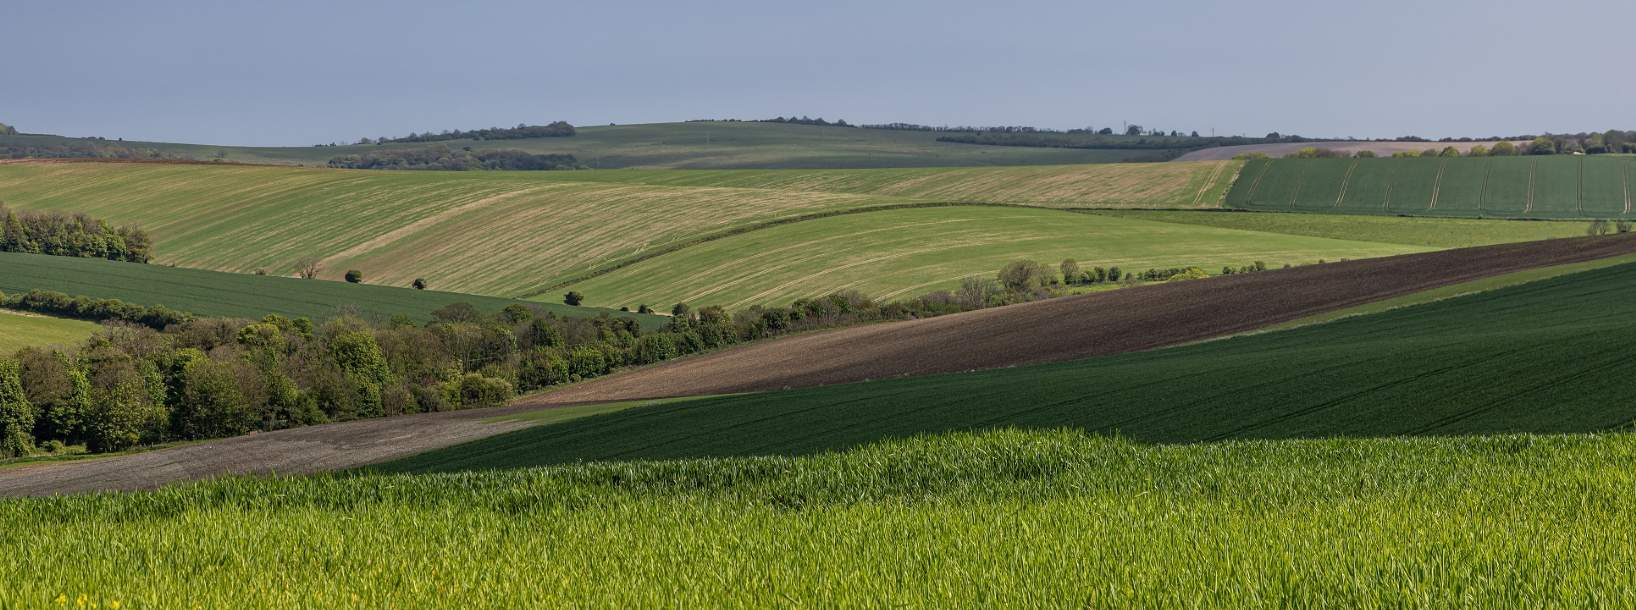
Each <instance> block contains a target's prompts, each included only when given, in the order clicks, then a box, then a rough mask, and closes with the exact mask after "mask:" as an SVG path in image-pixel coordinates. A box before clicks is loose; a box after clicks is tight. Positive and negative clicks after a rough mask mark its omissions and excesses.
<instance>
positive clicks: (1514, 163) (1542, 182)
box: [1227, 156, 1636, 219]
mask: <svg viewBox="0 0 1636 610" xmlns="http://www.w3.org/2000/svg"><path fill="white" fill-rule="evenodd" d="M1239 176H1240V177H1239V179H1238V180H1237V181H1236V182H1235V183H1234V185H1233V187H1232V189H1231V190H1230V191H1229V192H1228V194H1227V206H1228V207H1234V208H1244V209H1257V210H1276V211H1295V212H1340V213H1350V214H1407V215H1416V216H1452V217H1473V218H1475V217H1492V218H1529V219H1550V218H1558V219H1568V218H1576V219H1583V218H1614V217H1629V216H1632V214H1633V212H1632V208H1631V197H1632V195H1631V192H1630V191H1631V186H1632V184H1631V182H1632V179H1633V178H1636V158H1632V157H1627V156H1542V157H1477V158H1469V157H1455V158H1411V159H1276V160H1266V159H1261V160H1254V161H1250V162H1247V163H1246V164H1245V166H1244V168H1243V169H1242V171H1241V172H1240V175H1239Z"/></svg>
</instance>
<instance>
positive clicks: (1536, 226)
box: [1095, 210, 1587, 248]
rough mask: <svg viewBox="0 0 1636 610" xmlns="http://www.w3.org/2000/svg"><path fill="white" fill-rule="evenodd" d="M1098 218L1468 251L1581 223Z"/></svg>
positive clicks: (1576, 228) (1559, 233)
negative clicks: (1469, 248)
mask: <svg viewBox="0 0 1636 610" xmlns="http://www.w3.org/2000/svg"><path fill="white" fill-rule="evenodd" d="M1095 213H1096V214H1099V215H1106V216H1114V217H1118V218H1131V219H1137V220H1152V221H1158V222H1173V223H1181V224H1193V225H1204V226H1210V227H1221V228H1224V229H1239V230H1244V231H1261V232H1265V233H1280V234H1285V235H1305V236H1309V237H1327V238H1331V239H1346V240H1356V241H1372V242H1379V243H1384V244H1402V245H1405V246H1422V247H1426V248H1468V247H1471V246H1486V245H1491V244H1503V243H1514V242H1521V241H1535V240H1540V239H1555V238H1558V237H1577V236H1581V235H1584V234H1585V229H1586V227H1587V225H1586V223H1585V222H1583V221H1577V220H1575V221H1551V222H1545V221H1520V220H1497V219H1486V218H1484V219H1479V218H1405V217H1401V216H1355V215H1339V214H1279V213H1262V212H1258V213H1244V212H1236V211H1235V212H1185V211H1146V210H1109V211H1098V212H1095Z"/></svg>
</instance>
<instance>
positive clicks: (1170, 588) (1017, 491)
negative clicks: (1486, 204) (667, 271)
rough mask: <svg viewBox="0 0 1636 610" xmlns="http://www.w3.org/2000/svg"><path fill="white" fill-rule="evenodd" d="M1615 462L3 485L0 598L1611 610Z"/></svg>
mask: <svg viewBox="0 0 1636 610" xmlns="http://www.w3.org/2000/svg"><path fill="white" fill-rule="evenodd" d="M1632 465H1636V438H1633V437H1632V436H1631V435H1629V434H1609V435H1583V436H1526V435H1522V436H1500V437H1489V438H1435V439H1433V438H1421V439H1371V440H1357V439H1354V440H1343V439H1332V440H1301V441H1249V442H1227V443H1214V444H1194V445H1177V446H1143V445H1140V444H1136V443H1133V442H1129V441H1121V440H1115V439H1108V438H1097V437H1090V436H1086V435H1084V434H1082V433H1077V432H1069V431H1050V432H1047V431H1031V432H1024V431H1007V432H990V433H987V434H980V435H951V436H942V437H932V438H917V439H913V440H906V441H894V442H889V443H885V444H881V445H875V446H870V447H866V448H860V449H855V450H851V451H848V452H844V453H834V454H826V455H822V456H815V457H804V458H778V457H771V458H768V457H762V458H732V459H722V460H698V461H666V462H621V463H600V464H584V465H572V466H563V467H555V468H547V469H535V470H513V471H499V472H485V473H468V474H457V475H410V476H380V475H365V476H336V477H303V478H295V479H235V480H227V481H218V482H211V483H203V484H195V485H187V486H181V487H173V488H169V489H166V490H163V491H159V492H148V493H135V494H106V495H92V496H78V497H69V498H57V499H28V500H5V501H0V548H5V549H9V550H10V552H8V553H5V554H0V581H4V582H5V583H7V586H5V587H0V606H6V607H61V606H67V607H91V606H90V605H89V604H90V603H93V602H94V603H96V604H97V606H96V607H99V608H110V607H114V605H113V604H112V603H110V602H115V601H117V602H119V607H121V608H149V607H156V608H157V607H176V606H184V607H229V606H230V607H250V608H288V607H420V606H427V605H436V606H444V605H449V606H459V607H464V608H517V607H732V608H740V607H742V608H751V607H783V606H789V607H861V606H867V607H874V606H911V607H918V606H938V607H1098V608H1100V607H1202V608H1225V607H1233V608H1263V607H1264V608H1289V607H1364V608H1376V607H1380V608H1398V607H1427V608H1447V607H1483V608H1490V607H1568V606H1580V605H1591V606H1605V607H1625V606H1629V605H1632V604H1636V588H1633V587H1632V584H1631V581H1630V578H1629V575H1628V574H1627V573H1626V572H1624V571H1622V570H1620V569H1616V568H1617V567H1618V566H1625V565H1629V564H1630V563H1631V562H1632V561H1636V551H1633V549H1636V544H1633V542H1636V541H1633V540H1632V537H1633V534H1632V533H1631V532H1633V531H1636V512H1633V511H1631V510H1629V506H1630V505H1631V504H1632V503H1633V502H1636V474H1633V473H1636V469H1633V468H1632ZM1451 515H1457V516H1458V518H1451ZM81 601H83V602H85V605H84V606H80V605H78V604H79V603H80V602H81Z"/></svg>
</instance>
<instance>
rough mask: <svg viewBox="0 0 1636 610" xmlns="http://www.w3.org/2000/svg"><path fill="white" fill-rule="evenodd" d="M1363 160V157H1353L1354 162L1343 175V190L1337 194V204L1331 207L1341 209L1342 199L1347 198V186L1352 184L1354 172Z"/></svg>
mask: <svg viewBox="0 0 1636 610" xmlns="http://www.w3.org/2000/svg"><path fill="white" fill-rule="evenodd" d="M1361 161H1362V160H1361V159H1353V160H1352V164H1351V165H1348V166H1347V167H1346V175H1345V176H1342V177H1341V192H1340V193H1337V194H1336V195H1335V205H1333V206H1330V207H1333V208H1335V209H1340V207H1341V201H1343V200H1345V199H1346V188H1347V187H1349V186H1352V172H1355V171H1358V163H1360V162H1361Z"/></svg>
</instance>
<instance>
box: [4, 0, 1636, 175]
mask: <svg viewBox="0 0 1636 610" xmlns="http://www.w3.org/2000/svg"><path fill="white" fill-rule="evenodd" d="M1633 18H1636V4H1633V3H1629V2H1615V1H1606V2H1578V1H1556V2H1543V1H1538V0H1532V1H1515V0H1438V1H1433V2H1427V1H1418V2H1398V1H1395V0H1394V1H1376V2H1349V3H1339V2H1328V1H1311V0H1306V1H1276V2H1256V1H1248V0H1240V1H1235V2H1199V1H1172V2H1161V1H1154V2H1084V1H1078V2H1075V1H1063V2H991V1H967V0H948V1H942V2H934V1H927V2H894V1H891V0H871V1H866V2H851V1H846V0H842V1H836V2H811V1H809V2H799V3H793V2H776V1H768V0H762V1H744V2H740V1H736V0H732V1H724V2H709V3H703V2H699V3H688V2H677V1H648V0H623V1H618V2H584V1H580V2H572V3H556V2H522V1H517V2H476V1H474V2H469V3H458V2H448V1H439V2H421V1H418V0H403V1H399V2H361V1H336V2H308V1H285V0H280V1H277V2H266V1H258V2H220V3H217V2H198V1H191V2H171V1H149V0H143V1H141V2H130V1H117V2H116V1H98V2H90V1H74V0H4V2H0V41H3V42H0V48H3V49H4V53H5V54H6V58H5V59H4V60H0V122H5V123H10V124H14V125H17V126H18V127H20V128H21V129H23V130H24V131H28V132H41V133H61V134H65V135H102V136H107V137H124V138H127V139H148V140H170V141H187V142H203V143H222V144H259V145H286V144H288V145H303V144H313V143H320V142H330V141H349V140H355V139H357V138H358V137H360V136H380V135H399V134H405V133H408V132H410V131H426V130H442V129H453V128H463V129H464V128H473V127H485V126H491V125H514V124H516V123H519V122H528V123H543V122H547V121H551V120H555V119H565V120H568V121H570V122H573V123H575V124H596V123H607V122H620V123H636V122H656V121H675V120H684V119H692V118H704V117H740V118H762V117H771V116H774V115H780V114H791V113H794V114H806V115H811V116H820V115H821V116H824V117H827V118H835V117H841V118H845V119H847V120H849V121H853V122H882V121H908V122H916V123H927V124H978V125H990V124H1030V125H1040V126H1047V127H1077V126H1084V125H1095V126H1106V125H1113V126H1118V125H1119V124H1120V122H1121V121H1131V122H1135V123H1140V124H1143V125H1147V126H1151V127H1160V128H1164V129H1181V130H1194V129H1197V130H1199V131H1201V132H1208V131H1209V130H1210V129H1211V128H1212V127H1214V128H1215V129H1216V130H1217V132H1218V133H1223V134H1227V133H1245V134H1253V135H1259V134H1264V133H1266V132H1268V131H1272V130H1277V131H1281V132H1284V133H1300V134H1304V135H1356V136H1366V137H1374V136H1395V135H1403V134H1409V133H1413V134H1417V135H1423V136H1433V137H1436V136H1444V135H1455V136H1459V135H1473V136H1479V135H1492V134H1500V133H1505V134H1511V133H1520V132H1538V131H1558V132H1562V131H1580V130H1590V129H1598V130H1600V129H1607V128H1610V127H1619V128H1625V129H1629V128H1636V115H1633V114H1632V112H1631V110H1632V109H1636V102H1633V101H1632V100H1636V78H1631V76H1632V75H1633V74H1636V54H1632V53H1631V52H1630V45H1631V43H1632V38H1631V35H1630V34H1629V27H1630V24H1632V23H1633V22H1636V20H1633Z"/></svg>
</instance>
